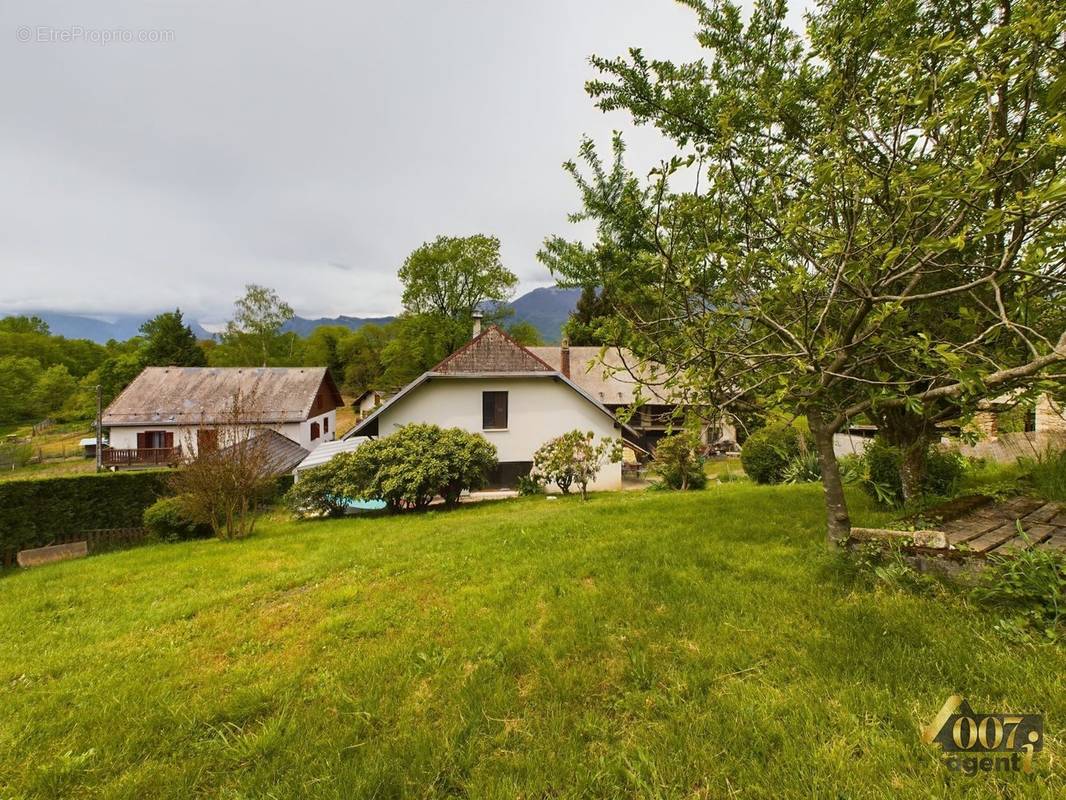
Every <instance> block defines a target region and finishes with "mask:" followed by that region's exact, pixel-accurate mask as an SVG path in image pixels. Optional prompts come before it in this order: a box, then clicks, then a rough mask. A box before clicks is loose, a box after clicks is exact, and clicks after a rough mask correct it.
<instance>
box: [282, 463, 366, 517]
mask: <svg viewBox="0 0 1066 800" xmlns="http://www.w3.org/2000/svg"><path fill="white" fill-rule="evenodd" d="M354 457H355V454H354V453H338V454H337V455H335V456H334V457H333V458H332V459H331V460H330V461H328V462H327V463H325V464H323V465H321V466H319V467H315V468H314V469H308V470H303V471H302V472H301V473H300V480H298V481H296V482H295V483H294V484H293V485H292V487H291V488H290V489H289V490H288V492H286V493H285V505H286V506H288V508H289V510H290V511H291V512H292V513H293V514H294V515H295V516H297V517H340V516H343V515H344V512H345V510H346V509H347V501H348V498H347V497H345V490H346V488H347V487H346V486H345V485H343V482H342V476H343V475H344V474H345V473H346V472H347V470H348V468H349V467H350V465H351V461H352V459H353V458H354Z"/></svg>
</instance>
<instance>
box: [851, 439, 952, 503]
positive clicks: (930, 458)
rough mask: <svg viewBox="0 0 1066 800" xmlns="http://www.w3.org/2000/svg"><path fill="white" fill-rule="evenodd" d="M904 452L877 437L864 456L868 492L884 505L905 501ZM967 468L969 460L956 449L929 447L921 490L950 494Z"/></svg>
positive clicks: (943, 494)
mask: <svg viewBox="0 0 1066 800" xmlns="http://www.w3.org/2000/svg"><path fill="white" fill-rule="evenodd" d="M902 461H903V455H902V453H901V452H900V450H899V448H897V447H892V446H891V445H888V444H886V443H885V442H884V441H882V440H881V439H880V438H875V439H874V440H873V441H872V442H870V444H869V445H867V447H866V451H865V452H864V453H863V456H862V465H863V476H862V479H861V483H862V486H863V488H864V489H865V490H866V492H867V494H869V495H870V496H871V497H873V498H874V499H875V500H877V501H878V502H880V503H882V504H883V505H888V506H894V505H900V504H901V503H902V502H903V480H902V478H901V477H900V472H899V470H900V465H901V463H902ZM965 471H966V460H965V459H964V458H963V457H962V456H961V455H959V454H958V453H956V452H954V451H946V450H940V449H938V448H935V447H933V448H930V450H929V453H928V454H927V456H926V472H925V478H924V480H923V481H922V491H923V492H925V493H927V494H932V495H937V496H940V497H950V496H951V495H952V494H953V493H954V492H955V490H956V487H957V486H958V484H959V481H960V480H961V479H962V476H963V474H964V473H965Z"/></svg>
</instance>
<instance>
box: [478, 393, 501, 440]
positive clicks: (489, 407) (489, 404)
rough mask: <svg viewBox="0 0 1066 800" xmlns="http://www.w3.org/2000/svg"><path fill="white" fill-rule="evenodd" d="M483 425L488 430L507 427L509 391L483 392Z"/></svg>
mask: <svg viewBox="0 0 1066 800" xmlns="http://www.w3.org/2000/svg"><path fill="white" fill-rule="evenodd" d="M481 427H482V428H484V429H485V430H487V431H492V430H497V431H498V430H504V429H505V428H506V427H507V392H482V393H481Z"/></svg>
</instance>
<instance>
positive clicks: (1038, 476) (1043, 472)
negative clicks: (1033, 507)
mask: <svg viewBox="0 0 1066 800" xmlns="http://www.w3.org/2000/svg"><path fill="white" fill-rule="evenodd" d="M1021 466H1022V468H1023V469H1024V470H1026V472H1027V473H1028V474H1027V478H1028V481H1029V484H1030V485H1031V486H1032V487H1033V490H1034V491H1035V492H1036V493H1037V494H1039V495H1040V496H1041V497H1044V498H1046V499H1048V500H1058V501H1059V502H1066V450H1056V449H1053V448H1048V449H1047V450H1046V451H1045V452H1043V453H1040V454H1038V455H1037V456H1036V457H1035V458H1031V459H1030V458H1027V459H1022V460H1021Z"/></svg>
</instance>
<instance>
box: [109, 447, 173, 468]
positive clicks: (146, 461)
mask: <svg viewBox="0 0 1066 800" xmlns="http://www.w3.org/2000/svg"><path fill="white" fill-rule="evenodd" d="M179 461H181V448H180V447H137V448H133V449H128V450H127V449H122V448H110V449H107V450H104V452H103V462H104V466H105V467H146V466H169V465H172V464H177V463H178V462H179Z"/></svg>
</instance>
